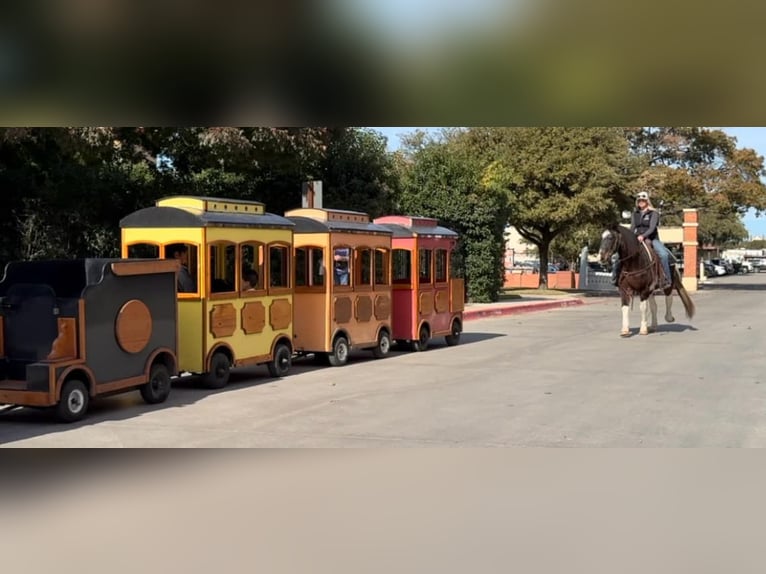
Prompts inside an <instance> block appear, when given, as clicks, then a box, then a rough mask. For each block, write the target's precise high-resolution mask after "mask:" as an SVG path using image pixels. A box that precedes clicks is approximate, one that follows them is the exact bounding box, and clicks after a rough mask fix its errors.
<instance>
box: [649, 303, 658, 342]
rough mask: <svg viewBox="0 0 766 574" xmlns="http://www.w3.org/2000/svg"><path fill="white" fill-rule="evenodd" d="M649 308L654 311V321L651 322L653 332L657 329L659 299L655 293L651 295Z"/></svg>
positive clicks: (651, 331) (650, 326)
mask: <svg viewBox="0 0 766 574" xmlns="http://www.w3.org/2000/svg"><path fill="white" fill-rule="evenodd" d="M649 310H650V311H651V312H652V322H651V323H650V324H649V332H650V333H653V332H654V331H656V330H657V299H655V298H654V294H652V295H650V296H649Z"/></svg>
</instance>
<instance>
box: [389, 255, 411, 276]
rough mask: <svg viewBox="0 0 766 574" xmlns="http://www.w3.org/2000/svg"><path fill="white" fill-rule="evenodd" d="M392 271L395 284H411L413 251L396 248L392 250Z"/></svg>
mask: <svg viewBox="0 0 766 574" xmlns="http://www.w3.org/2000/svg"><path fill="white" fill-rule="evenodd" d="M391 271H392V273H393V276H392V283H393V284H394V285H409V284H410V283H411V282H412V251H410V250H409V249H394V250H393V252H392V263H391Z"/></svg>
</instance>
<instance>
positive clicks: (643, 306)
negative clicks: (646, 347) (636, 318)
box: [638, 299, 649, 335]
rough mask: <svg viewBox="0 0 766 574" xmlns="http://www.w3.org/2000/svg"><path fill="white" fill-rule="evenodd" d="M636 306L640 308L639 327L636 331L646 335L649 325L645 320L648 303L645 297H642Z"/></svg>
mask: <svg viewBox="0 0 766 574" xmlns="http://www.w3.org/2000/svg"><path fill="white" fill-rule="evenodd" d="M638 307H639V309H640V310H641V329H640V330H639V331H638V332H639V333H640V334H641V335H648V334H649V326H648V321H647V311H648V305H647V301H646V299H642V300H641V303H639V305H638Z"/></svg>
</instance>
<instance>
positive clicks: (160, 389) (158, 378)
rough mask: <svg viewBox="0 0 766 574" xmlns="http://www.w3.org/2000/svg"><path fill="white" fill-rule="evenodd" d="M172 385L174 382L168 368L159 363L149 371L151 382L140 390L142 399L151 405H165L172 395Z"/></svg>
mask: <svg viewBox="0 0 766 574" xmlns="http://www.w3.org/2000/svg"><path fill="white" fill-rule="evenodd" d="M171 385H172V382H171V379H170V372H169V371H168V368H167V367H166V366H165V365H163V364H161V363H157V364H156V365H153V366H152V370H151V371H149V380H148V381H147V382H146V383H144V384H143V385H141V388H140V389H139V391H140V392H141V398H143V399H144V402H146V403H147V404H150V405H156V404H158V403H164V402H165V401H166V400H167V398H168V395H170V388H171Z"/></svg>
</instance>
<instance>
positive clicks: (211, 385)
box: [203, 351, 231, 389]
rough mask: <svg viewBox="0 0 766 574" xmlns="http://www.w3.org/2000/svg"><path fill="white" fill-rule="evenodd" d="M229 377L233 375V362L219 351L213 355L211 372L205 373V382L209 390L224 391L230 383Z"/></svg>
mask: <svg viewBox="0 0 766 574" xmlns="http://www.w3.org/2000/svg"><path fill="white" fill-rule="evenodd" d="M229 375H231V361H229V357H227V356H226V355H225V354H224V353H222V352H220V351H219V352H217V353H216V354H215V355H213V358H212V360H211V361H210V371H209V372H207V373H205V376H204V378H203V382H204V385H205V386H206V387H207V388H208V389H222V388H224V387H225V386H226V385H227V383H228V382H229Z"/></svg>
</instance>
